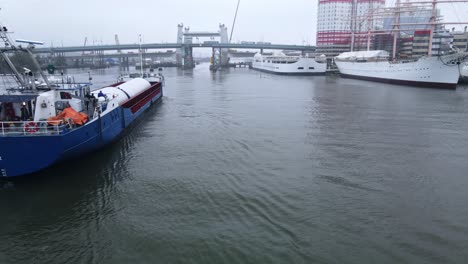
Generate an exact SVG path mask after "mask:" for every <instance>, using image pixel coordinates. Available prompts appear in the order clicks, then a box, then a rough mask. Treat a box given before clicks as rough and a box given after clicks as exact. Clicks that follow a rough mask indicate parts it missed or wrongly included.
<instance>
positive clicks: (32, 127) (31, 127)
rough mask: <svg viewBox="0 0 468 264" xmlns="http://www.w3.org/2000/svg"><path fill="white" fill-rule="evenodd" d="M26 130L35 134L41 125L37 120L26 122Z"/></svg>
mask: <svg viewBox="0 0 468 264" xmlns="http://www.w3.org/2000/svg"><path fill="white" fill-rule="evenodd" d="M24 130H26V132H28V133H30V134H33V133H36V132H37V131H38V130H39V126H38V125H37V123H35V122H29V123H26V125H25V126H24Z"/></svg>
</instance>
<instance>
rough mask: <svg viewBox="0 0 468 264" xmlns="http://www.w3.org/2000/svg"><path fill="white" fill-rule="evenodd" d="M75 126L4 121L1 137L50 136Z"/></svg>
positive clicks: (61, 122)
mask: <svg viewBox="0 0 468 264" xmlns="http://www.w3.org/2000/svg"><path fill="white" fill-rule="evenodd" d="M72 128H73V126H72V125H71V124H70V123H68V122H65V123H64V122H63V121H38V122H36V121H4V122H0V136H49V135H58V134H63V133H64V132H66V131H68V130H70V129H72Z"/></svg>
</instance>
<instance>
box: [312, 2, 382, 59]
mask: <svg viewBox="0 0 468 264" xmlns="http://www.w3.org/2000/svg"><path fill="white" fill-rule="evenodd" d="M384 6H385V0H319V3H318V15H317V53H319V54H325V55H326V56H327V57H328V58H331V57H334V56H337V55H338V54H340V53H342V52H346V51H349V50H350V49H351V45H352V43H351V42H352V36H351V35H352V34H351V30H352V29H354V31H355V32H356V33H357V34H356V36H358V35H359V34H358V33H360V32H361V33H363V32H366V31H367V29H368V28H371V29H372V30H374V29H378V28H381V27H382V22H381V21H377V20H371V21H370V23H372V24H371V25H368V24H367V23H368V22H367V21H366V20H363V21H360V22H358V21H356V20H355V19H352V18H353V17H354V18H356V17H360V16H361V17H362V16H364V15H366V14H367V13H368V12H369V10H371V9H378V8H383V7H384ZM354 43H355V45H356V47H357V49H359V47H364V46H365V43H367V38H366V37H362V36H361V37H355V41H354Z"/></svg>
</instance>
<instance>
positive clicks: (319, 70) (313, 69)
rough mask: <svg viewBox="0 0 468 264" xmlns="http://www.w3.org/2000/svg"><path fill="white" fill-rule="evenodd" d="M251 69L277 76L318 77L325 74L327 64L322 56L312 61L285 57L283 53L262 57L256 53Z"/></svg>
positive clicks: (296, 57)
mask: <svg viewBox="0 0 468 264" xmlns="http://www.w3.org/2000/svg"><path fill="white" fill-rule="evenodd" d="M252 68H253V69H256V70H259V71H264V72H271V73H277V74H290V75H318V74H325V71H326V70H327V62H326V59H325V56H324V55H322V56H320V57H318V58H317V59H314V58H309V57H300V56H286V55H284V54H283V53H279V54H276V55H272V56H263V55H262V54H260V53H257V54H255V56H254V59H253V62H252Z"/></svg>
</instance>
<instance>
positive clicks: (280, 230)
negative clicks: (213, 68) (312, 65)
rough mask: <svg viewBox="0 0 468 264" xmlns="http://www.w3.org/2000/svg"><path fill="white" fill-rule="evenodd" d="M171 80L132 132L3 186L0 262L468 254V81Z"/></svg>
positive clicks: (102, 76) (111, 75) (204, 75)
mask: <svg viewBox="0 0 468 264" xmlns="http://www.w3.org/2000/svg"><path fill="white" fill-rule="evenodd" d="M117 73H118V72H117V69H106V70H101V71H95V72H93V73H92V74H93V76H94V82H95V87H100V86H104V85H105V84H106V83H107V84H109V83H112V82H114V81H115V80H116V77H117ZM77 74H81V75H83V76H86V73H85V72H78V73H77ZM164 75H165V76H166V87H165V90H164V98H163V100H162V102H161V103H160V104H159V105H157V106H155V107H153V108H151V109H150V110H149V111H148V112H147V113H146V114H145V115H144V117H143V118H142V119H140V121H139V122H138V124H137V125H136V126H135V127H134V128H133V129H132V130H131V131H130V132H129V133H126V134H125V135H124V136H123V137H122V138H121V139H120V140H119V141H117V142H115V143H114V144H112V145H111V146H109V147H107V148H105V149H103V150H101V151H99V152H97V153H93V154H91V155H88V156H86V157H83V158H80V159H76V160H72V161H69V162H67V163H63V164H60V165H58V166H55V167H53V168H51V169H48V170H46V171H43V172H40V173H38V174H35V175H32V176H30V177H25V178H21V179H18V180H14V181H12V180H3V181H1V182H0V238H1V240H0V263H255V264H257V263H466V261H467V260H468V206H467V201H468V143H467V142H468V122H467V120H468V90H464V88H463V87H460V88H459V89H457V90H456V91H447V90H438V89H423V88H412V87H405V86H395V85H386V84H379V83H373V82H366V81H359V80H350V79H342V78H339V77H337V76H319V77H284V76H276V75H270V74H265V73H259V72H256V71H252V70H249V69H230V70H227V71H223V72H217V73H211V72H209V70H208V65H199V66H198V67H197V68H196V69H194V70H193V71H182V70H177V69H165V70H164ZM0 147H1V146H0ZM25 162H27V161H25Z"/></svg>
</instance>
